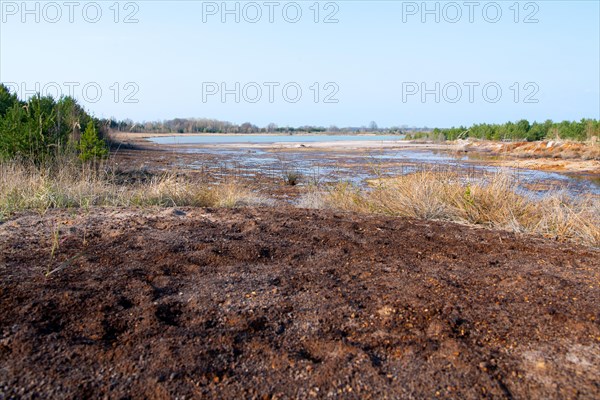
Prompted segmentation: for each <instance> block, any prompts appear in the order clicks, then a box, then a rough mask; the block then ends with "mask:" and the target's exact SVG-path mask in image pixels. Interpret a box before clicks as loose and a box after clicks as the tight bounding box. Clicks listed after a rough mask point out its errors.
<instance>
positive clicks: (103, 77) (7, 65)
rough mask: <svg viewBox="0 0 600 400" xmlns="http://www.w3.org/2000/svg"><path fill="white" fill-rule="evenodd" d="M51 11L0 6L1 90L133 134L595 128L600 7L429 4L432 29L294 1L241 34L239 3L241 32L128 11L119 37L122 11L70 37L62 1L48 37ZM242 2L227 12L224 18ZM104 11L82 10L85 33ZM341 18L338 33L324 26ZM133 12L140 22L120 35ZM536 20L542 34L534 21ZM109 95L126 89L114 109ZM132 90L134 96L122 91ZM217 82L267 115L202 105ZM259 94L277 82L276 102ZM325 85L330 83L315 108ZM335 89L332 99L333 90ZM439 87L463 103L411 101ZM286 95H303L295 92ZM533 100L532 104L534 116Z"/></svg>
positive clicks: (411, 18) (171, 8)
mask: <svg viewBox="0 0 600 400" xmlns="http://www.w3.org/2000/svg"><path fill="white" fill-rule="evenodd" d="M48 3H51V2H39V6H37V7H39V17H40V22H39V23H36V21H35V20H34V18H35V17H36V15H35V14H28V15H22V14H23V10H22V9H21V1H17V2H7V1H4V0H3V1H2V21H1V22H2V25H1V27H0V34H1V37H0V80H1V81H2V82H14V83H18V84H21V83H25V86H26V88H28V89H33V88H35V83H36V82H39V83H40V88H41V87H43V86H44V85H47V84H48V83H49V82H57V83H58V84H59V85H60V87H61V90H62V91H63V92H64V93H66V92H67V91H68V90H69V88H68V86H67V85H65V82H77V83H79V84H80V86H79V87H78V88H77V89H75V92H74V94H75V97H77V98H79V99H80V100H81V101H82V104H83V105H84V106H86V108H88V109H89V110H90V111H92V112H93V113H94V114H95V115H96V116H98V117H111V116H112V117H116V118H120V119H121V118H131V119H134V120H138V121H143V120H159V119H170V118H175V117H206V118H217V119H223V120H228V121H232V122H236V123H242V122H245V121H250V122H253V123H255V124H258V125H266V124H268V123H270V122H275V123H277V124H279V125H304V124H311V125H324V126H329V125H332V124H335V125H338V126H360V125H367V124H368V123H369V122H370V121H371V120H374V121H376V122H377V123H378V124H379V125H380V126H392V125H409V126H430V127H431V126H450V125H459V124H471V123H476V122H505V121H508V120H517V119H521V118H527V119H529V120H545V119H548V118H550V119H553V120H563V119H569V120H578V119H581V118H600V27H599V25H600V7H599V2H598V1H595V0H594V1H537V2H527V1H522V2H519V3H518V7H514V3H515V1H499V2H496V3H495V4H498V5H499V6H500V7H499V8H500V10H501V12H502V16H501V17H499V21H498V22H497V23H491V22H489V21H491V20H493V19H494V18H495V9H496V6H495V5H494V4H491V3H492V2H485V1H480V2H479V6H477V7H475V8H474V9H473V11H474V13H473V22H469V15H468V13H469V8H468V7H467V6H465V5H464V4H465V3H464V2H462V1H458V2H455V3H453V4H458V6H459V9H460V11H461V12H462V18H460V20H459V21H458V22H456V23H451V22H449V20H452V19H454V18H455V16H456V9H455V8H453V5H448V4H449V3H451V2H437V3H436V2H428V3H427V7H430V8H434V7H436V4H438V5H437V7H439V10H440V12H439V16H440V22H439V23H436V21H435V20H434V18H435V15H425V17H426V18H427V20H426V21H425V22H424V23H423V22H422V20H421V17H422V15H421V11H422V10H421V8H422V2H420V1H419V2H401V1H337V2H329V3H333V5H331V4H329V5H328V2H320V4H319V8H320V14H319V20H320V22H319V23H315V22H314V17H315V15H314V8H313V9H311V7H314V6H313V4H314V3H315V2H314V1H299V2H297V3H298V4H299V5H300V8H301V10H302V17H301V18H300V20H299V22H297V23H290V22H287V21H286V20H285V19H284V18H283V6H284V5H287V6H288V14H286V16H287V17H288V18H290V19H293V18H294V16H295V13H294V10H295V8H294V7H295V6H294V5H290V3H291V2H286V1H279V2H277V3H279V5H278V6H274V7H275V8H274V14H273V15H274V19H275V21H274V22H273V23H270V22H269V20H268V19H269V15H268V12H269V6H266V5H265V2H263V1H257V2H255V4H258V5H259V6H260V9H261V11H262V12H263V15H262V18H261V19H260V20H259V21H258V22H257V23H250V22H247V21H245V20H244V14H243V13H242V10H243V7H244V5H245V4H247V3H248V2H239V7H240V23H236V22H235V21H234V16H233V15H229V16H226V17H227V18H228V20H227V21H226V22H225V23H223V22H222V21H221V14H220V10H218V12H217V14H216V15H209V12H210V11H212V10H214V7H217V8H219V9H220V8H221V7H222V2H220V1H219V2H212V3H211V2H200V1H136V2H120V4H119V7H118V8H119V9H120V13H119V16H118V20H119V22H118V23H115V22H114V18H115V14H114V10H115V7H114V6H113V4H114V3H115V2H114V1H102V2H97V3H98V4H99V5H100V9H101V10H102V17H101V18H100V21H99V22H98V23H90V22H88V21H86V20H85V19H84V18H83V7H84V5H88V4H90V2H86V1H80V2H79V4H80V5H79V6H78V7H77V8H75V9H74V10H73V11H74V13H73V18H74V22H73V23H70V22H69V15H68V11H69V9H68V8H67V7H66V6H64V5H62V4H63V2H62V1H58V2H56V3H55V4H59V6H61V8H60V9H61V12H62V17H61V18H60V20H58V22H56V23H50V22H49V20H51V19H54V18H55V16H56V12H55V9H54V8H52V7H50V6H47V7H46V8H44V6H45V5H46V4H48ZM129 3H133V5H131V4H129ZM235 3H236V2H232V1H229V2H228V4H229V6H230V7H234V5H235ZM35 4H36V2H28V7H30V9H34V10H35V7H36V5H35ZM326 5H327V9H325V6H326ZM213 6H214V7H213ZM484 6H486V7H487V8H486V10H487V14H486V15H485V17H486V18H488V20H489V21H486V19H485V18H484V14H483V7H484ZM15 7H16V8H18V9H15ZM94 7H95V6H88V8H87V12H88V13H87V14H86V17H87V18H88V19H90V20H91V19H93V18H94V16H95V14H94V10H95V8H94ZM111 7H112V8H111ZM415 7H417V8H419V10H415ZM336 8H337V12H336V13H335V18H336V19H337V20H338V21H339V22H337V23H330V24H325V23H323V19H324V18H325V17H326V15H327V14H329V13H330V12H333V11H336ZM516 8H518V9H519V10H520V11H519V15H518V17H517V18H518V21H519V22H518V23H515V21H514V19H515V17H516V16H515V9H516ZM203 10H204V12H205V13H204V14H203ZM246 10H247V11H248V14H246V17H248V18H250V19H251V18H254V16H255V13H254V11H255V9H253V8H251V7H250V6H248V7H247V8H246ZM444 10H445V11H446V13H444ZM131 12H135V15H134V18H135V19H137V20H139V22H137V23H130V24H126V23H123V19H124V18H125V16H126V15H127V14H129V13H131ZM532 13H534V15H533V16H532V17H531V18H533V19H537V20H538V22H537V23H524V20H525V19H526V17H527V16H528V15H530V14H532ZM413 14H414V15H413ZM22 17H25V18H26V21H25V23H23V22H22V20H21V18H22ZM203 17H204V19H205V20H206V22H204V21H203ZM403 19H404V21H403ZM90 82H96V83H97V86H98V87H100V88H101V89H102V96H101V97H100V99H99V101H97V102H95V103H90V102H87V101H85V98H84V97H83V94H82V86H83V85H84V84H86V83H90ZM115 82H118V83H119V86H120V91H119V99H118V101H117V102H115V99H114V95H115V90H116V86H113V84H114V83H115ZM127 82H132V83H133V84H134V85H130V86H128V87H125V84H126V83H127ZM210 82H215V83H218V84H220V83H222V82H225V83H226V84H227V86H228V87H230V88H234V87H235V86H234V85H235V83H236V82H240V89H241V87H243V86H244V85H245V84H247V83H250V82H257V83H258V84H259V85H260V86H261V88H262V91H263V97H262V99H261V100H260V101H258V102H257V103H251V102H249V101H246V100H245V99H244V98H243V96H242V98H241V99H240V102H239V103H236V102H235V101H234V100H235V99H234V95H228V96H227V97H226V99H225V100H226V101H225V102H222V101H221V97H220V95H219V94H217V95H212V96H210V95H206V99H203V94H202V92H203V86H204V88H205V89H207V88H208V86H207V83H210ZM264 82H278V83H280V86H278V87H275V89H274V90H275V91H274V99H273V102H272V103H271V102H269V99H268V97H269V96H268V94H269V89H268V86H264V85H263V84H264ZM290 82H295V83H297V84H298V86H299V87H300V88H301V89H302V97H301V98H300V100H299V101H298V102H297V103H291V102H289V101H286V99H285V98H284V97H283V95H282V87H283V85H285V84H286V83H290ZM315 82H318V83H319V84H320V85H319V86H320V93H319V95H320V97H319V101H318V102H317V103H315V101H314V94H315V93H314V88H315V87H314V86H313V84H314V83H315ZM328 82H332V83H334V84H335V85H333V86H329V87H327V88H325V87H324V85H325V84H326V83H328ZM436 82H439V84H440V90H439V93H440V95H443V94H444V93H443V87H444V85H446V84H448V83H451V82H456V83H457V84H458V86H460V87H461V90H462V98H461V100H459V101H458V102H456V103H451V102H450V101H449V100H452V98H454V97H455V96H456V92H455V87H454V86H455V85H453V84H451V85H449V86H446V89H447V92H446V95H447V96H446V97H444V96H441V98H440V102H439V103H436V102H435V95H434V94H430V95H427V96H426V98H425V101H424V102H423V101H422V99H421V96H420V93H417V94H414V95H409V93H408V92H407V90H409V89H411V88H412V89H414V88H415V87H419V89H418V90H419V91H420V90H421V89H420V86H421V84H422V83H424V84H425V85H426V87H428V88H429V89H434V88H435V84H436ZM465 82H474V83H477V84H479V86H474V92H473V95H474V97H473V102H470V101H469V98H468V97H469V88H468V86H465V85H464V83H465ZM203 83H204V84H203ZM413 83H415V84H416V86H414V85H413ZM489 83H493V85H488V86H491V89H489V90H490V91H489V92H488V96H489V97H490V98H488V100H486V98H485V97H484V96H483V93H482V88H483V86H484V85H485V84H489ZM515 83H518V85H517V86H518V87H519V93H518V96H517V99H516V100H517V102H515V98H514V97H515V95H516V88H517V86H514V84H515ZM527 83H530V85H529V86H525V85H526V84H527ZM208 85H209V86H210V84H208ZM336 85H337V87H338V88H339V92H338V93H337V94H336V95H335V96H334V97H333V99H337V100H338V102H337V103H324V102H323V100H324V97H325V95H326V94H327V93H330V92H331V91H332V90H334V89H335V87H336ZM111 87H112V89H111ZM311 87H312V88H313V89H312V90H311ZM494 87H499V88H500V89H501V90H502V96H500V97H499V100H498V102H496V103H492V102H491V100H493V99H492V98H493V97H495V89H494ZM48 88H49V86H48ZM136 88H139V92H137V93H136V94H135V95H133V97H132V98H133V99H135V100H138V103H126V102H124V97H125V95H127V94H128V93H133V91H134V90H135V89H136ZM248 88H249V90H250V91H249V92H247V94H248V96H249V97H254V95H255V92H254V89H252V88H250V87H248ZM325 89H327V90H325ZM403 89H404V92H405V93H404V94H405V96H403ZM49 90H50V89H49ZM51 90H52V91H53V92H55V91H56V90H55V89H51ZM90 90H91V92H90V93H91V94H90V96H89V97H91V98H93V97H95V96H94V90H95V89H94V86H91V89H90ZM240 91H241V90H240ZM20 92H21V94H26V93H24V92H23V90H22V89H21V90H20ZM289 93H292V94H291V95H290V96H293V95H294V92H293V90H292V91H291V92H289ZM528 94H531V95H532V96H531V97H530V98H529V99H530V100H537V103H528V102H526V100H527V95H528ZM403 97H405V98H403ZM204 100H206V101H204Z"/></svg>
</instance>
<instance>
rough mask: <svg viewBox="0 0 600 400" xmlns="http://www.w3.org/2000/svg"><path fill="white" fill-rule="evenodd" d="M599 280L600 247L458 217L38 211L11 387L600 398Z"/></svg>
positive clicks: (5, 300)
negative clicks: (453, 220)
mask: <svg viewBox="0 0 600 400" xmlns="http://www.w3.org/2000/svg"><path fill="white" fill-rule="evenodd" d="M53 247H54V248H55V251H54V255H52V248H53ZM46 275H47V276H46ZM599 285H600V251H598V250H593V249H588V248H584V247H576V246H574V245H564V244H558V243H555V242H553V241H548V240H542V239H536V238H530V237H519V236H515V235H513V234H509V233H505V232H497V231H488V230H483V229H474V228H469V227H465V226H460V225H454V224H444V223H436V222H423V221H416V220H409V219H398V218H386V217H378V216H361V215H354V214H345V213H333V212H326V211H306V210H299V209H293V208H289V209H288V208H283V209H238V210H210V209H177V210H174V209H167V210H164V209H163V210H133V209H129V210H93V211H92V212H90V213H85V212H83V211H80V212H67V211H52V212H49V213H47V214H46V215H44V216H43V217H40V216H39V215H36V214H24V215H21V216H19V217H16V218H13V219H12V220H10V221H8V222H5V223H4V224H2V225H0V398H90V397H91V398H99V397H106V398H150V399H152V398H156V399H163V398H184V397H185V398H197V397H201V396H204V397H208V398H309V397H317V398H329V397H342V398H360V399H365V398H411V397H412V398H435V397H441V398H456V399H469V398H587V399H593V398H596V399H597V398H600V287H599Z"/></svg>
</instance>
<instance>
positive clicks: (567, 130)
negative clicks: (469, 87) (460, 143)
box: [413, 119, 600, 141]
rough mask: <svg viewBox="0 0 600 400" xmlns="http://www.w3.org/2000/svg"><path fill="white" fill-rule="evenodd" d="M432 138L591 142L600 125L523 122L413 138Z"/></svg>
mask: <svg viewBox="0 0 600 400" xmlns="http://www.w3.org/2000/svg"><path fill="white" fill-rule="evenodd" d="M417 136H421V137H423V136H429V137H431V138H434V139H445V140H456V139H464V138H467V137H471V138H477V139H486V140H527V141H535V140H543V139H569V140H579V141H585V140H591V139H592V138H594V137H596V138H598V139H600V121H598V120H594V119H582V120H581V121H563V122H553V121H551V120H547V121H545V122H541V123H539V122H534V123H532V124H530V123H529V121H527V120H525V119H522V120H520V121H517V122H507V123H505V124H475V125H473V126H471V127H468V128H467V127H465V126H459V127H456V128H455V127H453V128H449V129H439V128H436V129H434V130H433V131H431V132H429V133H428V134H426V135H425V134H421V135H414V136H413V138H416V137H417Z"/></svg>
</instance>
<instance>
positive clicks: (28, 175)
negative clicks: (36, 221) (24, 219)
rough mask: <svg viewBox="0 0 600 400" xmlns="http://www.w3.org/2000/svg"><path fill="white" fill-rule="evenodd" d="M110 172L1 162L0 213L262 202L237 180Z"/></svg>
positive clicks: (75, 166)
mask: <svg viewBox="0 0 600 400" xmlns="http://www.w3.org/2000/svg"><path fill="white" fill-rule="evenodd" d="M118 182H119V179H116V178H115V176H114V172H111V171H109V170H108V169H106V168H101V167H98V166H89V165H82V164H80V163H77V162H73V163H69V162H67V163H63V164H62V165H50V166H42V167H41V166H36V165H30V164H24V163H21V162H4V163H0V218H5V217H7V216H9V215H10V214H12V213H15V212H18V211H22V210H31V209H34V210H38V211H40V212H44V211H46V210H48V209H51V208H88V207H93V206H112V207H130V206H164V207H180V206H197V207H235V206H238V205H241V204H244V205H249V204H260V205H265V203H266V202H265V201H264V200H263V199H261V198H259V197H257V196H256V195H254V193H253V192H252V191H251V190H250V189H248V188H247V187H245V186H242V185H240V184H237V183H234V182H229V183H223V184H219V185H212V186H211V185H208V184H205V183H200V182H193V181H190V180H189V179H185V178H180V177H177V175H175V174H170V173H166V174H163V175H160V176H153V177H151V178H150V179H148V180H147V181H143V182H134V183H118Z"/></svg>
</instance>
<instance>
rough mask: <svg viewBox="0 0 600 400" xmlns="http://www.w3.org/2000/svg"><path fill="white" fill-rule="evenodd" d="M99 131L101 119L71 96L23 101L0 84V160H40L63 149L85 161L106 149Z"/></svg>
mask: <svg viewBox="0 0 600 400" xmlns="http://www.w3.org/2000/svg"><path fill="white" fill-rule="evenodd" d="M82 132H83V133H82ZM101 132H102V126H101V125H100V121H98V120H96V119H94V118H93V117H92V116H91V115H89V114H88V113H87V112H86V111H85V110H84V109H83V107H81V106H80V105H79V104H77V101H76V100H75V99H73V98H72V97H61V98H60V99H57V100H55V99H54V98H52V97H51V96H40V95H37V96H32V97H31V98H30V99H29V100H27V101H24V100H20V99H19V98H18V97H17V96H16V95H15V94H12V93H11V92H10V91H9V90H8V88H7V87H6V86H5V85H2V84H0V160H6V159H13V158H18V159H22V160H30V161H34V162H43V161H46V160H48V159H51V158H54V157H56V156H57V155H58V154H61V153H65V152H72V153H73V154H77V155H78V156H79V157H80V158H81V159H82V160H84V161H87V160H90V159H93V158H97V157H103V156H105V155H106V154H108V150H107V146H106V142H105V141H104V140H103V138H102V135H101Z"/></svg>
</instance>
